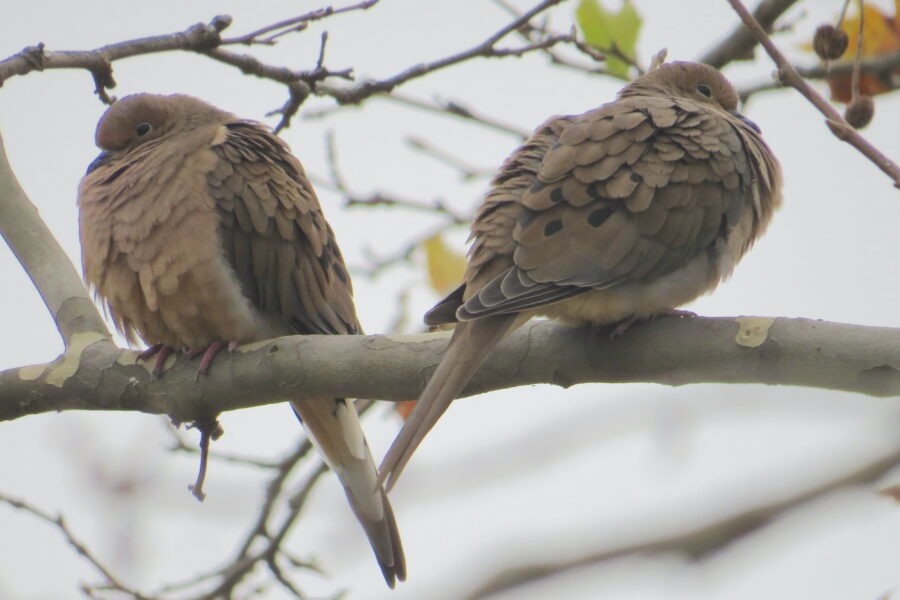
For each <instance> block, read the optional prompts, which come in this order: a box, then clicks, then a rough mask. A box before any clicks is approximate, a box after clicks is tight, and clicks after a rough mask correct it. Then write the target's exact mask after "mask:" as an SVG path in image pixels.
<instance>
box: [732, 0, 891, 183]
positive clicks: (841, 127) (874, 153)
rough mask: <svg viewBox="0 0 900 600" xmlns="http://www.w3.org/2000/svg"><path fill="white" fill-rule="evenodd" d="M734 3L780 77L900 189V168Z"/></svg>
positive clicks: (832, 129) (742, 5)
mask: <svg viewBox="0 0 900 600" xmlns="http://www.w3.org/2000/svg"><path fill="white" fill-rule="evenodd" d="M727 1H728V3H729V4H731V6H732V8H734V11H735V12H736V13H737V14H738V15H739V16H740V18H741V20H742V21H743V22H744V24H745V25H746V26H747V27H748V28H749V29H750V31H751V32H752V33H753V35H754V36H755V37H756V39H757V40H758V41H759V43H760V44H762V45H763V47H764V48H765V49H766V52H768V53H769V56H771V57H772V60H773V61H774V62H775V64H776V65H777V67H778V75H779V78H780V79H781V80H782V81H784V82H785V83H787V84H788V85H789V86H791V87H792V88H794V89H796V90H797V91H798V92H800V93H801V94H803V96H804V97H805V98H806V99H807V100H809V101H810V102H811V103H812V104H813V106H815V107H816V108H817V109H819V112H821V113H822V114H823V115H825V117H826V119H825V123H826V125H828V128H829V129H830V130H831V132H832V133H833V134H834V135H835V136H836V137H837V138H838V139H839V140H842V141H844V142H847V143H848V144H850V145H851V146H853V147H854V148H856V149H857V150H859V151H860V152H861V153H862V154H863V155H864V156H865V157H866V158H868V159H869V160H870V161H872V163H873V164H875V166H877V167H878V168H879V169H881V170H882V171H883V172H884V173H885V174H887V175H888V177H890V178H891V179H892V180H893V182H894V187H896V188H898V189H900V166H897V163H895V162H894V161H892V160H891V159H890V158H888V157H887V156H886V155H885V154H884V153H882V152H881V151H880V150H878V148H876V147H875V146H873V145H872V144H870V143H869V142H868V141H867V140H866V139H865V138H864V137H863V136H862V135H860V133H859V132H858V131H856V130H855V129H854V128H853V127H852V126H851V125H850V124H849V123H847V121H846V120H844V117H842V116H841V114H840V113H839V112H838V111H837V110H836V109H835V108H834V107H833V106H832V105H831V103H829V102H828V101H827V100H826V99H825V98H823V97H822V96H821V95H820V94H819V93H818V92H816V91H815V90H814V89H813V88H812V86H810V85H809V84H808V83H807V82H806V80H804V79H803V77H801V76H800V73H798V72H797V69H795V68H794V67H793V65H791V63H790V62H788V60H787V59H786V58H785V57H784V55H783V54H782V53H781V52H780V51H779V50H778V48H777V47H776V46H775V44H774V43H773V42H772V40H771V39H770V38H769V36H768V34H766V32H765V30H764V29H763V28H762V26H761V25H760V24H759V23H758V22H757V21H756V19H754V18H753V15H751V14H750V12H749V11H748V10H747V7H745V6H744V4H743V3H742V2H741V1H740V0H727Z"/></svg>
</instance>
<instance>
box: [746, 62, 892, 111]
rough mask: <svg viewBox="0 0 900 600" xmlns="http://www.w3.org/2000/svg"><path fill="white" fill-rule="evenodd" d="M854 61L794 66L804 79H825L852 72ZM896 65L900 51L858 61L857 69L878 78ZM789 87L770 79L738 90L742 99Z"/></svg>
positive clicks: (885, 74) (883, 76) (890, 71)
mask: <svg viewBox="0 0 900 600" xmlns="http://www.w3.org/2000/svg"><path fill="white" fill-rule="evenodd" d="M854 65H855V63H854V62H853V61H842V62H832V63H830V64H828V65H816V66H814V67H800V66H794V68H795V69H796V70H797V73H799V74H800V76H801V77H803V78H804V79H825V78H826V77H832V76H838V75H848V74H851V73H852V72H853V69H854ZM897 67H900V52H894V53H893V54H885V55H883V56H875V57H872V58H867V59H863V60H861V61H859V70H860V72H861V73H865V74H867V75H873V76H875V77H878V78H882V79H887V78H889V77H890V74H891V73H893V71H894V70H895V69H897ZM784 87H789V86H788V85H787V83H786V82H783V81H778V80H771V81H767V82H764V83H760V84H757V85H754V86H748V87H744V88H741V89H739V90H738V93H739V94H740V96H741V99H742V100H743V101H746V100H747V98H749V97H750V96H752V95H753V94H757V93H759V92H764V91H768V90H773V89H780V88H784Z"/></svg>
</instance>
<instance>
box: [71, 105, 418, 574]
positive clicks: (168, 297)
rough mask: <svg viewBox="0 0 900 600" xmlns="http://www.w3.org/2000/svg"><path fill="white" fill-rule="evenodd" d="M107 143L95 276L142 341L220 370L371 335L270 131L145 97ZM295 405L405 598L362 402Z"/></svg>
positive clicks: (86, 251)
mask: <svg viewBox="0 0 900 600" xmlns="http://www.w3.org/2000/svg"><path fill="white" fill-rule="evenodd" d="M96 142H97V145H98V146H99V147H100V148H101V149H102V150H103V152H102V153H101V154H100V155H99V156H98V157H97V159H96V160H95V161H94V162H93V163H92V164H91V166H90V167H89V168H88V172H87V174H86V175H85V177H84V179H83V180H82V182H81V185H80V187H79V190H78V205H79V209H80V229H81V247H82V259H83V267H84V277H85V280H86V281H87V282H88V284H89V285H90V286H92V287H93V289H94V290H95V292H96V294H97V295H98V296H99V297H100V298H101V299H102V300H103V302H104V303H105V305H106V307H107V308H108V311H109V314H110V315H111V317H112V320H113V321H114V322H115V324H116V327H117V328H118V329H119V331H121V332H122V334H123V335H124V336H125V338H126V339H127V340H128V341H129V343H135V342H136V341H137V338H141V339H142V340H143V341H144V342H146V343H147V344H149V345H151V346H153V349H156V350H159V351H161V352H162V354H161V356H164V355H165V353H167V352H171V351H173V350H187V351H189V352H192V353H195V354H199V353H201V352H203V353H204V357H203V361H201V368H206V367H207V366H208V365H209V361H210V360H212V357H213V356H214V355H215V353H216V352H217V351H218V350H219V349H221V348H222V347H223V346H224V345H227V344H234V343H247V342H255V341H259V340H264V339H268V338H273V337H278V336H283V335H292V334H301V333H303V334H337V335H340V334H353V333H360V332H361V329H360V326H359V321H358V320H357V318H356V310H355V308H354V306H353V298H352V288H351V283H350V277H349V276H348V274H347V270H346V268H345V267H344V261H343V258H342V256H341V252H340V250H339V249H338V246H337V243H336V242H335V238H334V233H333V232H332V230H331V227H330V226H329V225H328V222H327V221H326V220H325V216H324V215H323V214H322V208H321V207H320V206H319V201H318V199H317V198H316V194H315V192H314V191H313V188H312V185H311V184H310V182H309V180H308V179H307V177H306V174H305V173H304V171H303V167H302V166H301V165H300V162H299V161H298V160H297V159H296V158H295V157H294V156H293V155H292V154H291V152H290V150H289V149H288V147H287V145H286V144H285V143H284V142H283V141H281V140H280V139H279V138H278V137H276V136H275V135H274V134H272V133H270V132H269V131H268V130H267V129H266V128H265V127H264V126H263V125H261V124H260V123H256V122H254V121H248V120H244V119H240V118H237V117H235V116H234V115H232V114H230V113H227V112H225V111H222V110H219V109H218V108H216V107H214V106H211V105H209V104H207V103H205V102H203V101H201V100H198V99H196V98H192V97H190V96H183V95H173V96H157V95H151V94H137V95H134V96H128V97H126V98H122V99H121V100H119V101H117V102H115V103H114V104H113V105H112V106H111V107H110V108H109V110H107V111H106V114H104V115H103V117H102V118H101V119H100V123H99V124H98V126H97V134H96ZM160 366H161V363H160V362H159V361H158V362H157V367H160ZM291 405H292V407H293V409H294V412H295V413H296V414H297V416H298V417H299V418H300V420H301V421H302V423H303V425H304V426H305V427H306V430H307V431H308V432H309V434H310V437H311V438H312V439H313V440H314V441H315V443H316V445H317V446H318V448H319V450H320V451H321V453H322V455H323V456H324V458H325V462H326V463H328V465H329V466H330V467H331V469H332V470H333V471H334V472H335V474H336V475H337V476H338V478H339V479H340V480H341V483H342V484H343V486H344V489H345V491H346V493H347V498H348V500H349V501H350V506H351V507H352V509H353V512H354V513H356V517H357V518H358V519H359V521H360V523H362V526H363V528H364V529H365V532H366V535H367V536H368V537H369V541H370V543H371V544H372V548H373V549H374V551H375V555H376V557H377V559H378V564H379V565H380V567H381V570H382V572H383V574H384V578H385V580H386V581H387V583H388V585H390V586H391V587H394V583H395V580H396V579H400V580H401V581H402V580H403V579H405V577H406V565H405V560H404V556H403V549H402V547H401V543H400V536H399V533H398V530H397V524H396V522H395V520H394V515H393V512H392V510H391V506H390V504H389V502H388V499H387V497H386V496H385V493H384V489H383V487H382V486H381V483H380V482H378V481H377V472H376V470H375V463H374V461H373V460H372V456H371V454H370V452H369V448H368V445H367V444H366V440H365V437H364V435H363V431H362V428H361V427H360V424H359V418H358V416H357V413H356V408H355V407H354V405H353V402H352V401H347V400H344V399H343V398H323V399H321V400H299V401H292V402H291Z"/></svg>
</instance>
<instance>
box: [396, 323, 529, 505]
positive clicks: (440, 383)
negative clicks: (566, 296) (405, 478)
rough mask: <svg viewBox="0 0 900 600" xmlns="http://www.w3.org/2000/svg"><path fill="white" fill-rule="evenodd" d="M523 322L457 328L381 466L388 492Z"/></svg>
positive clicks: (466, 325) (469, 325)
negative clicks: (491, 356) (490, 356)
mask: <svg viewBox="0 0 900 600" xmlns="http://www.w3.org/2000/svg"><path fill="white" fill-rule="evenodd" d="M520 322H521V319H520V315H518V314H516V313H511V314H504V315H496V316H491V317H486V318H483V319H478V320H475V321H463V322H460V323H459V324H458V325H457V326H456V329H455V330H454V331H453V335H452V336H451V338H450V343H449V344H448V346H447V351H446V352H445V353H444V356H443V357H442V358H441V362H440V364H438V367H437V369H435V371H434V374H433V375H432V376H431V379H430V380H429V381H428V384H427V385H426V386H425V389H424V391H423V392H422V395H421V396H420V397H419V401H418V402H417V403H416V407H415V408H414V409H413V411H412V413H410V415H409V418H408V419H407V420H406V423H404V425H403V429H401V430H400V433H399V435H397V439H396V440H394V443H393V444H392V445H391V447H390V449H389V450H388V451H387V454H386V455H385V457H384V460H383V461H382V463H381V469H380V475H379V478H380V480H382V481H385V480H386V482H387V483H386V485H385V489H386V490H387V491H390V490H391V488H393V487H394V484H395V483H397V478H398V477H399V476H400V473H401V472H402V471H403V468H404V467H405V466H406V463H407V462H409V459H410V457H412V454H413V452H415V450H416V448H417V447H418V446H419V444H420V443H421V442H422V440H423V439H424V438H425V436H426V435H427V434H428V432H429V431H431V428H432V427H434V425H435V423H437V421H438V419H440V418H441V415H443V414H444V412H445V411H446V410H447V408H448V407H449V406H450V403H451V402H453V400H455V399H456V397H457V396H459V394H460V393H461V392H462V391H463V389H464V388H465V387H466V384H468V383H469V381H470V380H471V379H472V376H473V375H475V372H476V371H477V370H478V368H479V367H480V366H481V363H483V362H484V360H485V359H486V358H487V356H488V354H490V353H491V351H492V350H493V349H494V347H495V346H496V345H497V344H498V343H499V342H500V340H501V339H502V338H503V336H504V335H506V334H507V333H508V332H509V331H511V330H512V329H514V326H515V325H517V324H518V323H520Z"/></svg>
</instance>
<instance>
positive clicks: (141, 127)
mask: <svg viewBox="0 0 900 600" xmlns="http://www.w3.org/2000/svg"><path fill="white" fill-rule="evenodd" d="M152 129H153V125H151V124H150V123H146V122H145V123H138V126H137V127H135V128H134V132H135V133H136V134H137V136H138V137H144V136H145V135H147V134H148V133H150V131H151V130H152Z"/></svg>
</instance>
